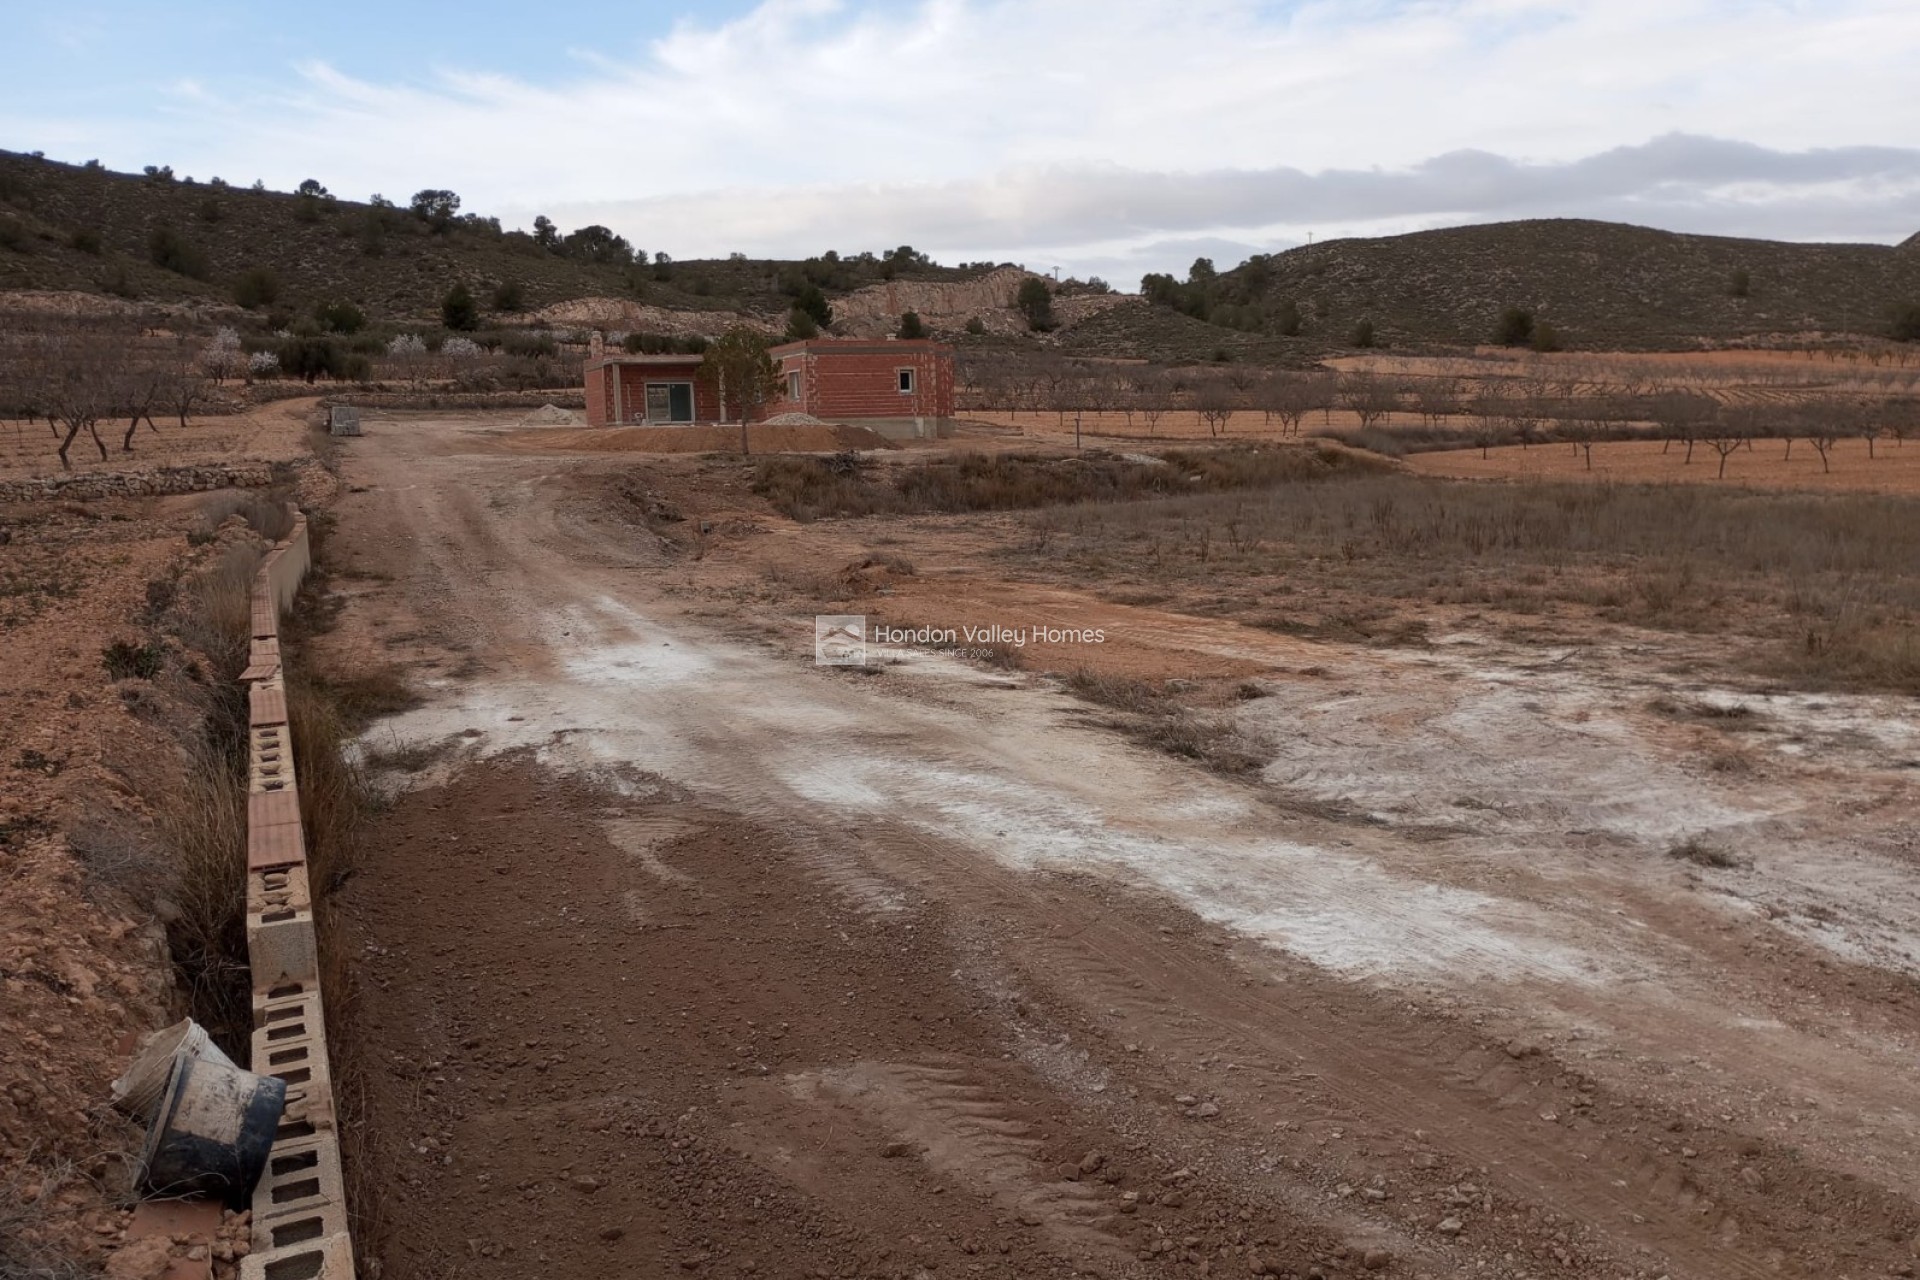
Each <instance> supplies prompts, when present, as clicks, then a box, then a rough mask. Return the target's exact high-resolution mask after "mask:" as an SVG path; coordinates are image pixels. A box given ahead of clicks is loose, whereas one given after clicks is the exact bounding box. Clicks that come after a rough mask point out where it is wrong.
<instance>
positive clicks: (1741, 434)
mask: <svg viewBox="0 0 1920 1280" xmlns="http://www.w3.org/2000/svg"><path fill="white" fill-rule="evenodd" d="M1752 438H1753V436H1752V423H1751V421H1750V420H1749V419H1748V416H1747V414H1746V413H1745V412H1742V411H1735V410H1733V409H1728V410H1724V411H1722V412H1721V413H1719V414H1717V415H1715V417H1714V420H1713V422H1712V424H1711V425H1710V426H1709V427H1708V428H1707V448H1709V449H1711V450H1713V451H1714V452H1715V453H1716V454H1718V455H1719V456H1720V470H1719V471H1718V473H1716V475H1715V476H1714V478H1715V479H1716V480H1724V479H1726V478H1727V459H1728V457H1730V456H1731V455H1732V454H1733V453H1734V451H1735V450H1737V449H1739V447H1740V446H1741V445H1743V444H1745V443H1746V442H1747V441H1749V440H1751V439H1752Z"/></svg>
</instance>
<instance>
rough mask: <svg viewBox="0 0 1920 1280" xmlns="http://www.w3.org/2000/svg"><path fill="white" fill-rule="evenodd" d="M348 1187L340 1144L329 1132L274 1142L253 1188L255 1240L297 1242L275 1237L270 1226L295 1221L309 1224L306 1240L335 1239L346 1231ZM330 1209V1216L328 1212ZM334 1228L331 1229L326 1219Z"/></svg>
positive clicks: (268, 1244) (266, 1245) (261, 1244)
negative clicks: (329, 1219) (343, 1170)
mask: <svg viewBox="0 0 1920 1280" xmlns="http://www.w3.org/2000/svg"><path fill="white" fill-rule="evenodd" d="M346 1205H347V1196H346V1183H345V1181H344V1180H343V1179H342V1177H341V1175H340V1143H339V1140H338V1138H337V1137H336V1136H335V1135H333V1134H331V1133H326V1134H319V1135H316V1136H315V1137H311V1138H295V1139H291V1140H289V1141H286V1142H276V1143H274V1144H273V1149H272V1150H271V1151H270V1152H268V1153H267V1167H266V1170H265V1171H264V1172H263V1173H262V1174H261V1175H260V1182H259V1184H258V1185H256V1186H255V1187H254V1189H253V1238H254V1244H255V1246H256V1247H258V1248H263V1249H271V1248H281V1247H284V1246H286V1245H289V1244H298V1243H301V1240H300V1239H289V1238H288V1236H289V1235H293V1234H294V1232H293V1231H292V1230H285V1231H283V1232H282V1233H281V1234H280V1235H279V1236H278V1238H276V1237H275V1234H274V1231H273V1228H274V1227H275V1226H276V1225H278V1226H281V1227H284V1228H291V1227H293V1226H294V1225H295V1224H294V1223H293V1221H292V1220H294V1219H305V1220H307V1224H308V1225H307V1230H308V1233H309V1234H307V1235H306V1236H305V1238H306V1239H317V1238H319V1237H322V1236H329V1235H333V1234H335V1233H336V1232H338V1231H345V1230H346V1229H347V1228H346ZM329 1211H330V1212H329ZM328 1218H332V1219H333V1221H334V1223H336V1224H337V1225H335V1226H334V1227H333V1229H331V1230H329V1229H328V1227H327V1219H328Z"/></svg>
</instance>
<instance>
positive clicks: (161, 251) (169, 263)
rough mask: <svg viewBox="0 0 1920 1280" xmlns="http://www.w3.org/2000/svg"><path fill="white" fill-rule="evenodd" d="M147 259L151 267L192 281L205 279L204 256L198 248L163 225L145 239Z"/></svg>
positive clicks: (205, 260) (205, 264)
mask: <svg viewBox="0 0 1920 1280" xmlns="http://www.w3.org/2000/svg"><path fill="white" fill-rule="evenodd" d="M147 257H148V258H150V259H151V260H152V262H153V265H154V266H156V267H160V268H162V269H163V270H166V271H171V272H173V273H174V274H176V275H182V276H186V277H187V278H189V279H192V280H205V279H206V278H207V259H206V255H205V254H203V253H201V252H200V249H199V246H197V245H195V244H194V243H193V242H192V241H191V240H189V239H187V238H186V237H185V236H184V235H181V234H180V233H179V232H178V231H176V230H174V229H173V228H172V227H170V226H167V225H165V224H164V223H163V224H162V225H160V226H157V227H155V228H154V229H153V233H152V234H151V235H149V236H148V237H147Z"/></svg>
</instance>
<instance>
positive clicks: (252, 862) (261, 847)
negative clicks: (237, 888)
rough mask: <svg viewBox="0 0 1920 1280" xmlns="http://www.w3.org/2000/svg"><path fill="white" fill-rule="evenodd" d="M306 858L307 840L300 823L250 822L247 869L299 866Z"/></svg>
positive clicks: (248, 826) (248, 827) (248, 828)
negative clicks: (301, 830) (262, 823)
mask: <svg viewBox="0 0 1920 1280" xmlns="http://www.w3.org/2000/svg"><path fill="white" fill-rule="evenodd" d="M269 794H271V793H269ZM251 798H252V797H249V799H251ZM306 860H307V841H306V837H305V836H303V835H302V834H301V833H300V824H299V823H297V822H289V823H282V824H280V825H277V826H271V827H261V826H255V825H253V824H252V823H248V825H247V870H249V871H255V870H259V869H262V868H265V867H290V866H297V865H299V864H301V863H304V862H305V861H306Z"/></svg>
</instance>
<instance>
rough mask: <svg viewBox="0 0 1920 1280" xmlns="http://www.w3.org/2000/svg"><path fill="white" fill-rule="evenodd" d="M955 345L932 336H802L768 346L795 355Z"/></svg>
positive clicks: (945, 348)
mask: <svg viewBox="0 0 1920 1280" xmlns="http://www.w3.org/2000/svg"><path fill="white" fill-rule="evenodd" d="M951 350H953V347H952V346H950V345H949V344H947V343H944V342H938V341H935V340H934V339H932V338H802V339H801V340H800V341H798V342H783V343H781V344H780V345H779V346H777V347H768V348H767V354H769V355H776V356H781V355H793V354H795V353H797V352H801V351H817V352H825V351H845V352H847V353H848V354H849V355H852V354H856V353H857V354H860V355H876V354H880V353H884V352H888V351H951Z"/></svg>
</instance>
